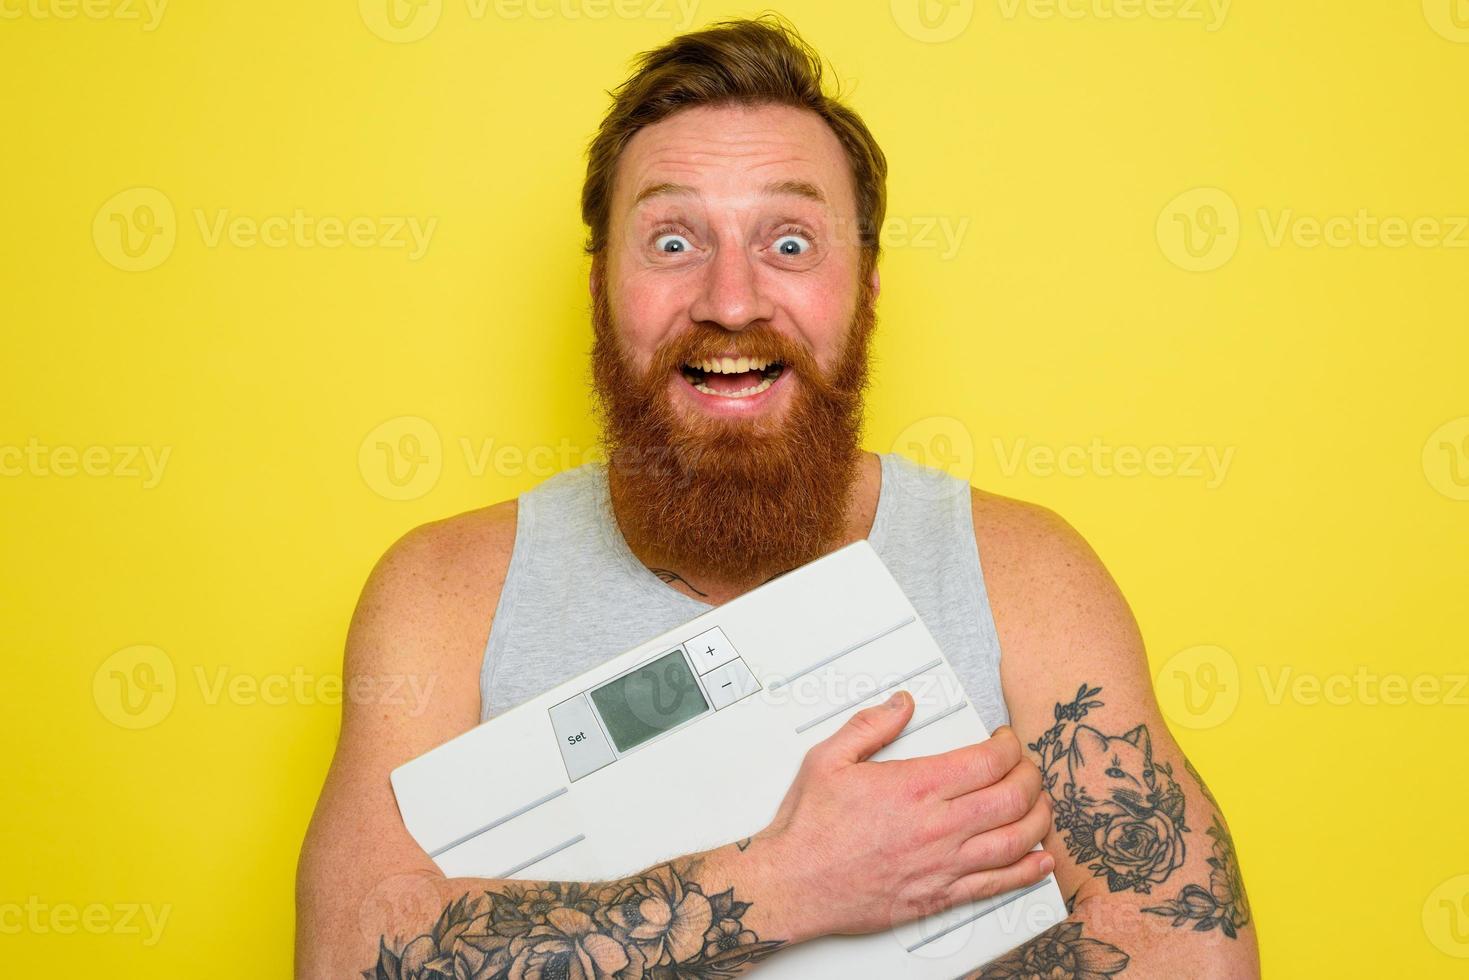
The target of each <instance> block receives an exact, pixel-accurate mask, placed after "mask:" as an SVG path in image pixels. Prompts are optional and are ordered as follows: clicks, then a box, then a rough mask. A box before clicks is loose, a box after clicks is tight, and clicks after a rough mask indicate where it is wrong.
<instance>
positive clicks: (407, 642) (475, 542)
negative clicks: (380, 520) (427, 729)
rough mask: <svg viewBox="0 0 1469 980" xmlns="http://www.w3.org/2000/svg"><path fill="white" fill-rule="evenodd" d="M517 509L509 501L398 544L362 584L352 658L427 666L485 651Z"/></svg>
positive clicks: (419, 531)
mask: <svg viewBox="0 0 1469 980" xmlns="http://www.w3.org/2000/svg"><path fill="white" fill-rule="evenodd" d="M517 510H518V507H517V502H516V501H515V500H507V501H502V502H501V503H497V504H493V505H491V506H488V507H482V508H479V509H477V510H472V511H467V512H465V513H463V514H457V515H455V516H453V517H448V518H444V519H442V520H438V521H432V522H430V523H428V524H423V525H420V526H419V527H416V528H414V529H413V530H411V531H409V532H408V533H407V534H404V535H403V536H402V537H401V538H399V539H398V540H397V541H395V542H393V544H392V545H391V546H390V547H389V548H388V549H387V551H386V552H385V553H384V554H383V556H382V557H381V558H380V559H378V562H377V564H376V566H374V568H373V570H372V573H371V574H370V575H369V576H368V579H367V584H366V585H365V586H364V587H363V590H362V596H361V598H360V599H359V601H358V605H357V611H356V613H355V614H354V616H353V619H352V629H351V634H350V636H349V642H348V656H349V660H351V659H352V658H353V655H354V654H360V655H362V656H359V657H358V659H359V660H362V659H371V660H373V661H376V660H379V659H380V658H382V657H393V656H411V657H413V658H414V659H415V660H417V661H420V662H421V661H422V660H423V659H424V658H425V657H431V658H432V659H442V658H444V657H449V656H453V655H455V654H456V653H459V652H470V651H474V652H477V651H480V650H483V649H484V640H485V639H486V638H487V636H488V633H489V626H490V619H491V618H492V617H493V615H494V610H495V606H496V604H497V603H498V601H499V596H500V589H501V587H502V586H503V585H504V582H505V573H506V569H507V568H508V567H509V564H510V556H511V553H512V551H513V550H514V547H515V528H516V514H517ZM374 641H376V642H374ZM395 651H397V652H396V653H395Z"/></svg>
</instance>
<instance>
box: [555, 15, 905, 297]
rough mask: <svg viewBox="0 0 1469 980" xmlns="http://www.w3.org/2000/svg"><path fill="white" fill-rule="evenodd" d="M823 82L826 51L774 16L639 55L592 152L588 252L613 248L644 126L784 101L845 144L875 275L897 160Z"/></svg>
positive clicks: (586, 187) (585, 196)
mask: <svg viewBox="0 0 1469 980" xmlns="http://www.w3.org/2000/svg"><path fill="white" fill-rule="evenodd" d="M821 76H822V62H821V55H820V54H818V53H817V52H816V50H815V49H814V48H812V47H811V45H809V44H807V43H806V41H805V40H803V39H802V38H801V36H800V35H799V34H797V33H796V30H795V28H794V27H792V26H791V25H790V24H789V23H787V22H786V21H784V20H782V19H781V18H779V17H778V16H775V15H771V14H767V15H764V16H762V17H759V18H757V19H754V20H728V21H722V22H720V23H717V24H715V25H713V26H712V27H708V28H705V29H704V30H701V31H695V32H693V33H691V34H683V35H680V36H679V37H676V38H674V39H673V40H671V41H669V42H668V43H667V44H665V45H663V46H662V47H661V48H656V49H655V50H652V51H647V52H644V53H643V54H641V55H639V56H638V59H637V61H636V62H635V63H634V70H633V73H632V74H631V75H630V76H629V77H628V79H627V80H626V81H625V82H623V83H622V84H621V85H619V86H618V87H617V88H616V89H614V90H613V91H612V93H611V95H612V106H611V108H610V109H608V111H607V115H606V117H604V118H603V120H602V125H601V126H600V127H599V128H598V129H597V135H596V136H595V137H594V138H593V139H592V143H591V147H590V148H589V149H588V152H587V176H586V181H585V183H583V185H582V193H581V215H582V221H584V222H585V223H586V226H587V246H586V248H587V252H588V253H589V254H591V255H592V256H593V257H594V258H596V257H601V256H602V254H603V253H604V251H605V250H606V248H607V226H608V222H609V210H610V207H611V200H612V182H613V178H614V176H615V175H616V172H617V161H618V160H619V159H620V158H621V156H622V151H623V150H624V149H625V148H626V146H627V143H628V140H630V139H632V137H633V135H634V134H635V133H637V131H638V130H640V129H642V128H643V127H644V126H651V125H652V124H653V123H656V122H658V121H660V120H662V119H666V118H667V117H669V116H671V115H673V114H674V113H676V112H678V111H680V110H682V109H689V108H692V107H694V106H711V105H727V104H731V103H733V104H739V105H762V104H777V105H787V106H793V107H796V108H800V109H809V110H810V111H812V112H814V113H816V114H817V115H818V116H820V117H821V118H822V119H823V120H825V122H826V124H827V125H828V126H830V127H831V131H832V132H833V133H834V134H835V135H836V138H837V139H838V140H839V141H840V142H841V144H842V149H843V150H844V151H845V152H846V156H847V162H848V163H849V164H850V165H851V168H852V180H853V184H854V186H855V188H856V195H857V230H858V236H859V242H860V245H861V247H862V255H863V266H864V269H863V271H864V278H865V273H866V272H867V271H869V270H870V269H871V267H872V264H873V263H875V262H876V261H877V254H878V231H879V229H881V227H882V221H883V215H884V214H885V212H886V211H887V173H888V164H887V157H885V156H884V155H883V152H882V148H881V147H879V146H878V145H877V140H875V139H874V138H873V136H872V133H871V132H870V131H869V130H868V129H867V125H866V124H865V123H863V122H862V119H861V117H860V116H858V115H857V113H856V112H854V111H852V109H851V108H849V107H848V106H846V105H845V104H843V103H842V102H841V101H840V96H839V94H834V95H827V94H826V93H825V92H824V91H823V90H822V84H821Z"/></svg>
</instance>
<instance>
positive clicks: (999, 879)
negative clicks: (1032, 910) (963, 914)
mask: <svg viewBox="0 0 1469 980" xmlns="http://www.w3.org/2000/svg"><path fill="white" fill-rule="evenodd" d="M1055 867H1056V860H1055V858H1053V857H1051V856H1050V855H1049V854H1047V853H1046V852H1045V851H1032V852H1030V853H1029V854H1026V855H1025V856H1024V857H1022V858H1021V859H1020V860H1019V861H1016V862H1015V863H1014V864H1010V865H1006V866H1005V867H1003V868H995V869H992V870H988V871H976V872H975V873H973V874H967V875H964V876H963V877H961V878H959V879H958V880H956V881H955V882H954V883H953V884H952V885H950V886H949V899H950V901H952V902H953V904H955V905H960V904H963V903H965V902H977V901H980V900H981V899H985V898H993V897H994V896H996V895H1002V894H1004V893H1005V892H1013V891H1015V890H1016V889H1017V888H1024V887H1026V886H1027V885H1033V884H1035V883H1036V882H1038V881H1040V880H1041V879H1042V878H1044V877H1045V876H1046V875H1048V874H1050V873H1051V871H1052V870H1054V869H1055Z"/></svg>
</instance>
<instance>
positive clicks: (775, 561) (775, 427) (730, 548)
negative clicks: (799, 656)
mask: <svg viewBox="0 0 1469 980" xmlns="http://www.w3.org/2000/svg"><path fill="white" fill-rule="evenodd" d="M595 274H596V275H597V277H598V283H597V285H598V288H597V290H596V298H595V299H594V301H593V304H592V325H593V330H594V334H595V341H594V344H593V348H592V373H593V382H594V386H595V390H596V395H597V401H598V405H599V409H600V412H599V415H600V419H601V423H602V439H603V443H604V446H605V450H606V453H607V461H608V484H609V487H610V489H611V495H612V506H613V511H614V514H615V517H616V520H617V522H618V524H619V526H620V527H621V529H622V533H623V536H624V537H625V538H626V539H627V541H628V542H629V544H630V545H632V546H633V550H634V551H635V552H639V553H641V554H643V555H647V556H649V557H652V558H655V559H656V560H657V561H658V562H659V563H666V564H669V565H671V566H673V567H675V568H678V569H681V570H684V571H689V572H693V571H699V572H706V573H709V574H712V575H715V576H717V577H719V578H720V579H721V580H723V581H728V582H734V583H740V584H748V583H751V582H756V581H759V580H761V579H762V578H768V577H770V576H773V575H777V574H780V573H781V572H785V571H788V570H789V569H792V568H795V567H797V566H799V565H803V564H805V563H806V562H809V561H812V560H813V559H816V558H819V557H821V556H822V555H824V554H826V553H827V552H828V551H830V550H831V549H832V548H833V547H835V545H836V544H837V543H838V542H839V541H840V539H841V537H842V534H843V532H844V530H845V528H846V522H847V515H848V508H849V505H850V503H851V500H852V494H853V491H854V489H855V486H856V477H857V473H858V464H859V461H860V459H861V435H862V396H863V393H864V391H865V390H866V387H867V374H868V342H869V339H870V337H871V334H872V329H873V327H874V326H875V324H876V311H875V300H876V295H875V293H874V290H873V288H872V285H871V277H870V276H869V275H866V274H864V275H862V276H861V285H860V286H859V295H858V299H857V309H856V312H855V313H854V314H853V317H852V323H851V325H850V329H849V330H848V332H847V336H846V340H845V342H844V344H843V349H842V351H841V353H840V356H839V357H838V359H837V362H836V364H835V365H834V366H833V368H832V370H831V371H830V373H823V372H822V371H821V369H820V368H819V366H818V365H817V364H816V361H815V359H814V357H813V356H812V354H811V352H810V351H809V350H807V349H806V348H805V347H804V346H802V345H801V344H799V343H797V342H796V341H795V340H793V339H792V338H790V337H787V336H785V335H784V334H781V333H779V332H777V331H776V330H775V329H773V328H772V327H770V326H769V325H768V324H765V323H759V324H756V325H754V326H751V327H748V328H746V329H744V330H741V331H739V332H737V333H736V332H733V331H727V330H724V329H721V328H719V327H714V326H708V325H703V324H696V325H695V326H694V327H693V328H692V329H689V330H685V331H683V332H681V333H680V334H678V335H677V336H674V337H670V338H669V339H668V340H666V341H665V342H664V343H663V344H662V345H660V346H659V348H658V350H657V351H656V352H655V353H654V355H653V358H652V361H651V363H650V365H649V367H648V369H647V370H646V371H645V372H643V373H641V374H639V373H638V372H637V370H636V369H635V368H634V367H633V365H632V364H630V363H629V362H628V358H627V356H626V355H625V354H624V352H623V350H622V348H621V345H620V342H619V341H618V333H617V330H616V324H615V323H614V322H613V320H614V317H613V315H612V311H611V307H610V305H609V302H608V300H607V286H606V281H605V279H604V278H603V277H602V274H601V273H600V271H599V272H597V273H595ZM731 349H734V350H736V351H737V352H738V353H739V354H740V355H742V356H749V357H759V358H766V359H770V360H772V361H775V362H779V364H780V372H781V377H780V378H779V379H778V380H777V383H778V384H787V385H789V384H794V385H795V390H794V391H793V392H792V395H793V396H794V397H792V398H790V399H788V402H787V405H786V410H785V411H784V413H783V414H782V416H781V417H780V418H776V419H766V418H755V419H738V418H735V419H730V418H709V417H692V418H691V417H687V416H686V415H684V414H683V413H680V412H679V411H678V410H677V409H676V408H675V406H674V404H673V398H672V392H671V391H670V387H669V381H670V379H671V378H672V379H676V380H675V383H677V384H685V383H688V382H687V381H686V380H685V379H684V378H680V377H679V372H680V370H681V369H682V366H683V365H685V364H688V363H690V362H698V361H700V360H703V359H705V358H712V357H716V356H719V355H721V354H723V353H726V352H728V351H730V350H731ZM787 372H790V373H792V374H793V375H794V376H793V377H791V378H786V377H784V374H785V373H787Z"/></svg>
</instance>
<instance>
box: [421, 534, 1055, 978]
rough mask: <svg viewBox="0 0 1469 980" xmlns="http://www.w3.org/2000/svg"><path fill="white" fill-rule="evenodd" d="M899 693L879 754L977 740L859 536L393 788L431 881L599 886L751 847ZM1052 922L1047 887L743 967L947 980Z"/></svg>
mask: <svg viewBox="0 0 1469 980" xmlns="http://www.w3.org/2000/svg"><path fill="white" fill-rule="evenodd" d="M900 689H901V690H906V691H908V692H909V693H910V694H911V695H912V696H913V700H914V703H915V710H914V714H913V718H912V720H911V721H910V722H909V723H908V725H907V727H905V728H904V729H903V731H902V732H901V733H900V734H899V735H898V737H897V738H896V739H895V740H894V741H893V742H892V743H891V744H889V745H888V746H886V747H885V748H883V749H882V750H881V751H879V752H878V753H877V755H876V756H874V758H877V759H902V758H911V757H914V756H922V755H932V754H935V753H939V752H945V751H948V750H949V749H953V748H957V747H959V746H962V745H967V744H971V743H974V742H981V741H983V740H984V739H986V738H988V737H989V732H988V731H987V730H986V729H985V727H984V724H983V723H982V722H981V721H980V719H979V715H978V714H977V713H976V712H975V710H974V708H973V707H972V706H971V705H970V704H969V702H968V700H967V699H966V697H965V693H964V690H963V688H962V686H961V685H960V683H959V678H958V677H957V675H955V673H954V671H953V668H952V667H950V665H949V662H948V661H947V660H946V659H945V658H944V654H943V651H941V650H940V649H939V646H938V644H937V643H936V642H935V641H934V638H933V636H932V635H931V634H930V633H929V632H928V629H927V628H926V627H925V626H924V625H923V623H922V621H920V620H919V618H918V614H917V612H916V611H915V610H914V608H913V605H912V604H911V603H910V602H909V601H908V599H907V597H906V596H905V595H904V594H903V591H902V589H900V588H899V587H898V583H897V582H896V581H895V580H894V579H893V577H892V575H891V574H890V573H889V572H888V570H887V568H886V567H885V566H884V565H883V563H882V560H881V559H880V558H879V557H878V556H877V553H876V552H875V551H873V549H872V547H871V546H870V545H869V544H868V543H867V542H865V541H859V542H857V543H856V544H852V545H849V546H847V547H845V548H842V549H840V550H838V551H835V552H833V553H832V554H830V555H827V556H826V557H824V558H821V559H819V560H817V561H815V562H812V563H811V564H809V565H806V566H803V567H802V568H799V569H796V570H795V571H792V572H789V573H787V574H785V575H782V576H781V577H779V578H777V579H775V580H774V581H771V582H769V583H767V584H765V585H762V586H761V587H759V588H757V589H755V590H753V591H751V592H748V593H746V594H745V595H742V596H740V597H739V598H737V599H734V600H732V601H730V602H728V603H725V604H724V605H722V606H719V607H717V608H715V609H712V610H710V611H709V612H707V613H704V614H703V615H701V616H699V617H698V618H697V619H694V620H691V621H690V622H688V623H686V624H685V625H683V626H680V627H679V628H677V629H674V630H670V631H669V632H667V633H664V634H663V635H662V636H659V637H657V638H655V639H652V640H649V641H648V642H646V643H643V644H640V645H638V646H637V647H634V648H633V649H631V650H628V651H627V652H626V653H622V654H620V655H616V656H612V657H610V659H608V660H607V661H605V662H604V663H602V664H601V665H599V666H597V667H595V668H594V669H592V670H589V671H587V672H586V673H584V674H582V675H581V676H579V677H576V678H574V679H573V680H569V681H567V682H565V683H563V684H560V685H558V686H557V687H554V688H552V689H551V690H549V691H547V692H546V693H544V694H542V695H541V696H540V697H537V698H535V699H533V700H531V701H527V702H526V703H524V704H521V705H517V706H516V707H515V708H512V709H511V710H509V711H506V712H505V713H504V714H502V715H499V716H497V717H495V718H492V719H490V720H489V721H487V722H485V723H484V724H482V725H479V726H478V727H476V728H474V729H471V730H470V731H468V732H465V733H464V734H463V735H460V736H458V737H457V738H454V739H453V740H451V741H449V742H447V743H445V744H444V745H441V746H439V747H438V748H436V749H434V750H432V751H430V752H428V753H426V754H424V755H422V756H419V757H418V758H416V759H414V760H412V761H411V762H408V763H405V764H404V765H402V766H400V767H398V768H397V769H395V770H394V771H393V773H392V783H393V791H394V793H396V795H397V799H398V808H399V810H400V811H401V813H402V815H403V823H404V824H405V825H406V826H407V828H408V832H409V833H410V834H412V836H413V838H414V840H416V841H417V842H418V843H419V845H420V846H421V847H422V848H423V849H424V851H425V852H426V853H427V854H428V855H429V857H431V858H432V859H433V861H434V862H435V863H436V864H437V865H438V866H439V868H440V869H441V870H442V871H443V872H444V874H446V875H449V876H451V877H456V876H470V877H481V878H523V879H533V880H551V881H607V880H612V879H616V878H621V877H623V876H626V875H630V874H633V873H635V872H638V871H641V870H643V869H645V868H648V867H650V866H652V865H655V864H658V863H660V862H663V861H666V860H668V859H670V858H674V857H678V856H681V855H684V854H689V853H692V852H697V851H703V850H707V849H709V848H712V847H716V846H719V845H722V844H728V843H730V842H731V841H735V840H739V839H741V838H743V837H746V836H749V835H751V834H754V833H756V832H758V831H759V830H761V829H762V828H764V827H765V826H766V825H767V824H768V823H769V822H770V820H771V818H772V817H773V816H774V815H775V811H776V808H777V806H778V805H779V803H780V801H781V799H782V797H783V796H784V795H785V792H786V789H787V788H788V787H789V786H790V783H791V780H792V779H793V778H794V777H795V775H796V770H797V769H798V768H799V767H800V764H801V760H802V758H803V757H804V756H805V754H806V751H807V750H808V749H809V748H811V746H813V745H815V744H816V743H817V742H819V741H821V740H822V739H824V738H826V737H827V736H828V735H831V734H832V733H833V732H835V731H836V730H837V729H838V728H839V727H841V725H842V724H843V723H844V722H845V721H846V720H847V719H848V718H849V717H850V716H851V715H852V714H853V713H854V712H856V711H858V710H859V709H861V708H863V707H866V706H869V705H872V704H876V703H878V702H880V701H882V700H885V699H886V698H888V697H889V696H891V695H892V693H893V692H895V691H897V690H900ZM872 805H873V806H881V805H882V801H881V800H873V801H872ZM851 818H852V819H854V820H860V819H862V814H860V813H854V814H852V815H851ZM735 897H736V898H738V897H739V896H738V895H736V896H735ZM1065 918H1066V907H1065V903H1064V902H1063V900H1062V898H1061V892H1060V889H1059V888H1058V887H1057V885H1056V882H1055V878H1054V877H1053V876H1047V877H1046V878H1045V879H1044V880H1043V881H1041V882H1039V883H1037V884H1035V885H1033V886H1030V887H1027V888H1024V889H1020V890H1018V891H1014V892H1010V893H1008V894H1004V895H999V896H996V897H994V898H991V899H987V900H984V901H981V902H976V903H972V904H969V905H963V906H959V907H956V908H954V909H950V910H949V911H947V912H943V913H940V914H938V915H934V916H931V917H929V918H926V919H920V920H917V921H915V922H911V923H907V924H905V925H902V926H899V927H897V928H895V929H892V930H890V931H887V932H882V933H874V934H870V935H865V936H827V937H823V938H821V939H817V940H814V941H811V942H808V943H802V944H799V945H797V946H793V947H790V948H788V949H784V950H781V951H779V952H777V953H775V954H774V955H773V956H771V957H769V958H768V959H766V960H764V961H763V962H762V963H761V964H760V965H759V966H757V967H755V968H754V969H753V970H752V971H751V972H752V973H753V974H754V975H756V976H759V977H763V978H781V977H788V978H792V980H795V978H804V980H809V978H832V980H835V978H850V977H882V978H891V977H911V978H924V980H953V978H955V977H958V976H960V975H961V974H963V973H964V972H965V971H967V970H971V969H974V968H976V967H978V966H980V965H982V964H984V963H986V962H988V961H990V960H992V959H994V958H995V957H997V956H1000V955H1002V954H1003V953H1005V952H1007V951H1009V950H1011V949H1013V948H1015V947H1016V946H1018V945H1020V944H1021V943H1023V942H1025V941H1026V940H1027V939H1030V938H1031V937H1033V936H1035V935H1036V934H1038V933H1040V932H1043V931H1044V930H1046V929H1048V928H1050V927H1051V926H1053V925H1055V924H1056V923H1058V922H1060V921H1062V920H1063V919H1065ZM764 938H772V939H778V938H779V937H776V936H772V937H764Z"/></svg>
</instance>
